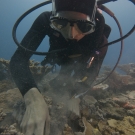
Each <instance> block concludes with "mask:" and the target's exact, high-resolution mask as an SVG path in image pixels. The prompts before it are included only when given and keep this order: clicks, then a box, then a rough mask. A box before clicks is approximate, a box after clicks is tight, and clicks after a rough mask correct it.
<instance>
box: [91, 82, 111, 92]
mask: <svg viewBox="0 0 135 135" xmlns="http://www.w3.org/2000/svg"><path fill="white" fill-rule="evenodd" d="M108 88H109V85H108V84H102V83H101V84H99V85H96V86H94V87H93V88H92V89H93V90H107V89H108Z"/></svg>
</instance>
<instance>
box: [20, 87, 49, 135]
mask: <svg viewBox="0 0 135 135" xmlns="http://www.w3.org/2000/svg"><path fill="white" fill-rule="evenodd" d="M24 100H25V104H26V111H25V114H24V116H23V119H22V122H21V129H22V132H23V133H24V135H49V133H50V116H49V111H48V107H47V104H46V103H45V101H44V98H43V97H42V95H41V94H40V92H39V91H38V89H37V88H32V89H30V90H29V91H28V92H27V93H26V94H25V95H24Z"/></svg>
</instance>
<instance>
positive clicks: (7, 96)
mask: <svg viewBox="0 0 135 135" xmlns="http://www.w3.org/2000/svg"><path fill="white" fill-rule="evenodd" d="M20 99H23V97H22V95H21V93H20V91H19V90H18V89H17V88H15V89H10V90H8V91H7V92H2V93H0V107H1V108H3V111H4V112H5V113H9V112H12V110H13V106H14V104H15V103H16V102H17V101H19V100H20Z"/></svg>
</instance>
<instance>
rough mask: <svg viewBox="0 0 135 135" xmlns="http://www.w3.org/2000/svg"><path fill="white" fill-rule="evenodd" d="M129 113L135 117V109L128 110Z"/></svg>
mask: <svg viewBox="0 0 135 135" xmlns="http://www.w3.org/2000/svg"><path fill="white" fill-rule="evenodd" d="M127 114H128V115H129V116H133V117H135V109H132V110H127Z"/></svg>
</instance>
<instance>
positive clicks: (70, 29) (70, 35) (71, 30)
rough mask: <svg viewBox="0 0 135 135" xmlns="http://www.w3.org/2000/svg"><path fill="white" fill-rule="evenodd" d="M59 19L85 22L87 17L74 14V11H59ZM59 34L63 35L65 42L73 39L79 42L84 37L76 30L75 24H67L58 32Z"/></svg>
mask: <svg viewBox="0 0 135 135" xmlns="http://www.w3.org/2000/svg"><path fill="white" fill-rule="evenodd" d="M57 14H58V16H59V17H62V18H66V19H68V20H69V21H76V20H87V18H88V15H85V14H83V13H80V12H74V11H61V12H58V13H57ZM60 33H61V34H62V35H63V37H64V38H65V39H66V40H69V39H70V40H71V39H75V40H77V41H79V40H80V39H82V38H83V37H84V36H85V35H84V34H83V33H82V32H81V31H80V30H79V29H78V27H77V24H76V23H72V25H71V23H68V24H67V25H66V27H64V28H62V29H61V30H60Z"/></svg>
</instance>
